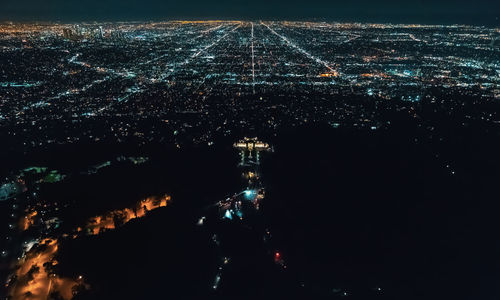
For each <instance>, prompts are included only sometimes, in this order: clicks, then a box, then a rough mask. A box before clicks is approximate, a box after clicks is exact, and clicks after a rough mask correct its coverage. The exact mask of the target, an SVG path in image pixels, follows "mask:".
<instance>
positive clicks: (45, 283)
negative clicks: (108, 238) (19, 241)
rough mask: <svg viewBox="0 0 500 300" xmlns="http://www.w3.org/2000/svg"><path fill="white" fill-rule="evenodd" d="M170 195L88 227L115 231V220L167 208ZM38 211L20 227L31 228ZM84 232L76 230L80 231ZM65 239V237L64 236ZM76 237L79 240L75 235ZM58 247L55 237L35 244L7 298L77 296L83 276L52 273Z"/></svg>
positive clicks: (30, 299)
mask: <svg viewBox="0 0 500 300" xmlns="http://www.w3.org/2000/svg"><path fill="white" fill-rule="evenodd" d="M168 202H170V196H167V195H166V196H163V197H148V198H146V199H144V200H141V201H139V202H138V203H137V204H136V205H135V206H134V207H133V208H125V209H122V210H114V211H111V212H109V213H107V214H105V215H103V216H97V217H93V218H91V219H90V220H89V222H88V223H87V225H86V227H85V228H86V229H87V230H88V232H89V233H90V234H94V235H95V234H99V232H101V230H107V229H114V228H115V227H116V226H117V225H120V224H115V220H116V218H119V219H120V220H121V224H125V223H127V222H128V221H130V220H132V219H135V218H142V217H144V216H145V215H146V213H147V212H148V211H151V210H154V209H157V208H159V207H164V206H167V203H168ZM36 215H37V212H36V211H31V212H29V213H28V214H27V215H26V216H25V217H24V218H23V219H21V224H20V225H21V228H22V229H23V230H26V229H28V228H29V227H30V226H31V225H33V222H34V218H35V216H36ZM81 230H82V229H81V228H80V227H78V228H77V231H78V232H80V231H81ZM63 236H64V235H63ZM74 237H77V235H75V236H74ZM58 248H59V244H58V240H57V239H56V238H46V239H44V240H42V241H41V242H40V243H38V244H35V245H34V246H33V247H32V248H31V249H29V251H28V252H27V253H26V255H25V256H24V257H23V258H22V259H21V260H19V262H18V263H17V269H16V272H15V275H16V278H17V279H16V281H15V282H13V283H12V284H10V285H9V286H8V287H9V291H8V297H9V299H12V300H21V299H22V300H46V299H49V298H50V295H51V294H52V293H57V294H59V295H60V296H61V297H62V299H65V300H69V299H72V298H73V296H74V288H75V287H76V286H79V285H84V286H86V287H87V285H86V284H85V283H84V282H83V278H82V276H79V277H78V278H77V279H72V278H64V277H60V276H58V275H56V274H54V273H51V272H50V268H51V267H53V266H55V265H57V261H56V260H55V259H54V257H55V255H56V254H57V251H58Z"/></svg>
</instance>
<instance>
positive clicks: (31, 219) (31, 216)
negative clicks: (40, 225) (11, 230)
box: [19, 210, 38, 231]
mask: <svg viewBox="0 0 500 300" xmlns="http://www.w3.org/2000/svg"><path fill="white" fill-rule="evenodd" d="M37 215H38V212H37V211H36V210H33V211H30V212H28V213H27V214H26V216H24V218H21V220H20V221H19V223H20V224H19V228H21V230H22V231H26V230H28V229H29V228H30V227H31V225H33V224H34V223H35V217H36V216H37Z"/></svg>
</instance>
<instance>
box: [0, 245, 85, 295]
mask: <svg viewBox="0 0 500 300" xmlns="http://www.w3.org/2000/svg"><path fill="white" fill-rule="evenodd" d="M58 247H59V246H58V243H57V239H51V238H47V239H44V240H42V241H41V242H40V244H39V245H38V246H34V247H33V248H32V249H30V251H29V252H28V253H27V254H26V256H25V257H24V258H23V259H21V260H20V261H19V268H18V269H17V271H16V276H17V280H16V282H15V283H14V284H12V285H11V286H10V289H9V297H10V298H11V299H14V300H16V299H29V300H42V299H43V300H45V299H48V298H49V295H50V294H51V293H54V292H56V293H58V294H59V295H60V296H61V297H62V298H63V299H65V300H66V299H71V298H73V287H74V286H76V285H78V282H77V281H76V280H73V279H71V278H63V277H59V276H57V275H56V274H50V273H49V271H48V268H50V267H51V266H54V265H56V264H57V261H55V260H54V256H55V255H56V253H57V250H58Z"/></svg>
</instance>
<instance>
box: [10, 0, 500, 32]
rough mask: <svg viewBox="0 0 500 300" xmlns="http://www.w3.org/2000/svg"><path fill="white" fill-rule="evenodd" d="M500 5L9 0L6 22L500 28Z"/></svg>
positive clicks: (364, 0)
mask: <svg viewBox="0 0 500 300" xmlns="http://www.w3.org/2000/svg"><path fill="white" fill-rule="evenodd" d="M499 11H500V4H499V3H498V2H497V1H489V0H479V1H465V0H460V1H450V0H444V1H443V0H442V1H427V0H426V1H404V2H401V1H394V0H379V1H368V0H357V1H334V2H332V1H324V0H312V1H308V2H302V1H297V0H294V1H283V0H272V1H263V0H257V1H253V2H244V1H232V2H231V1H200V0H190V1H185V2H182V3H179V2H175V1H170V0H169V1H160V0H145V1H137V0H127V1H117V0H107V1H97V0H90V1H62V0H49V1H44V2H43V3H42V2H40V1H34V0H24V1H14V0H6V1H5V3H3V4H2V11H1V12H0V21H62V22H81V21H149V20H154V21H159V20H173V19H189V20H194V19H200V20H205V19H223V20H229V19H232V20H314V21H328V22H331V21H338V22H373V23H402V24H407V23H420V24H470V25H485V26H490V27H492V26H498V25H499V24H500V23H499V22H500V21H499V13H498V12H499Z"/></svg>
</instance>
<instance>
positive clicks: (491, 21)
mask: <svg viewBox="0 0 500 300" xmlns="http://www.w3.org/2000/svg"><path fill="white" fill-rule="evenodd" d="M467 16H468V17H469V20H461V21H458V20H451V19H447V20H443V19H442V18H443V17H444V16H443V15H441V14H439V15H434V16H427V17H424V18H422V17H420V19H421V20H420V21H417V20H416V19H418V17H417V18H415V16H414V17H413V18H409V16H407V15H406V16H399V17H397V18H387V17H364V18H356V17H334V18H328V17H309V16H303V17H297V16H295V17H259V18H254V17H248V16H245V17H243V16H240V17H230V16H169V17H156V16H155V17H151V18H140V17H124V18H119V17H118V18H114V17H112V18H102V17H93V18H91V17H89V18H82V17H77V18H71V17H70V18H49V17H36V18H29V17H27V18H11V19H8V18H4V19H3V20H2V19H1V18H0V24H5V23H34V24H36V23H38V24H42V23H52V24H73V23H148V22H170V21H254V22H255V21H271V22H272V21H278V22H279V21H290V22H308V21H309V22H326V23H359V24H389V25H411V24H415V25H436V26H438V25H443V26H453V25H456V26H479V27H481V26H483V27H500V20H499V18H498V17H494V15H493V14H467ZM487 16H488V17H492V18H485V17H487ZM448 17H452V15H449V16H448ZM455 17H456V16H455ZM470 17H473V18H474V19H476V18H479V19H481V21H480V22H478V21H477V20H476V21H472V20H471V19H470ZM436 18H439V19H440V21H441V22H439V21H438V20H436ZM389 19H392V20H389ZM453 19H455V18H453Z"/></svg>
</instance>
